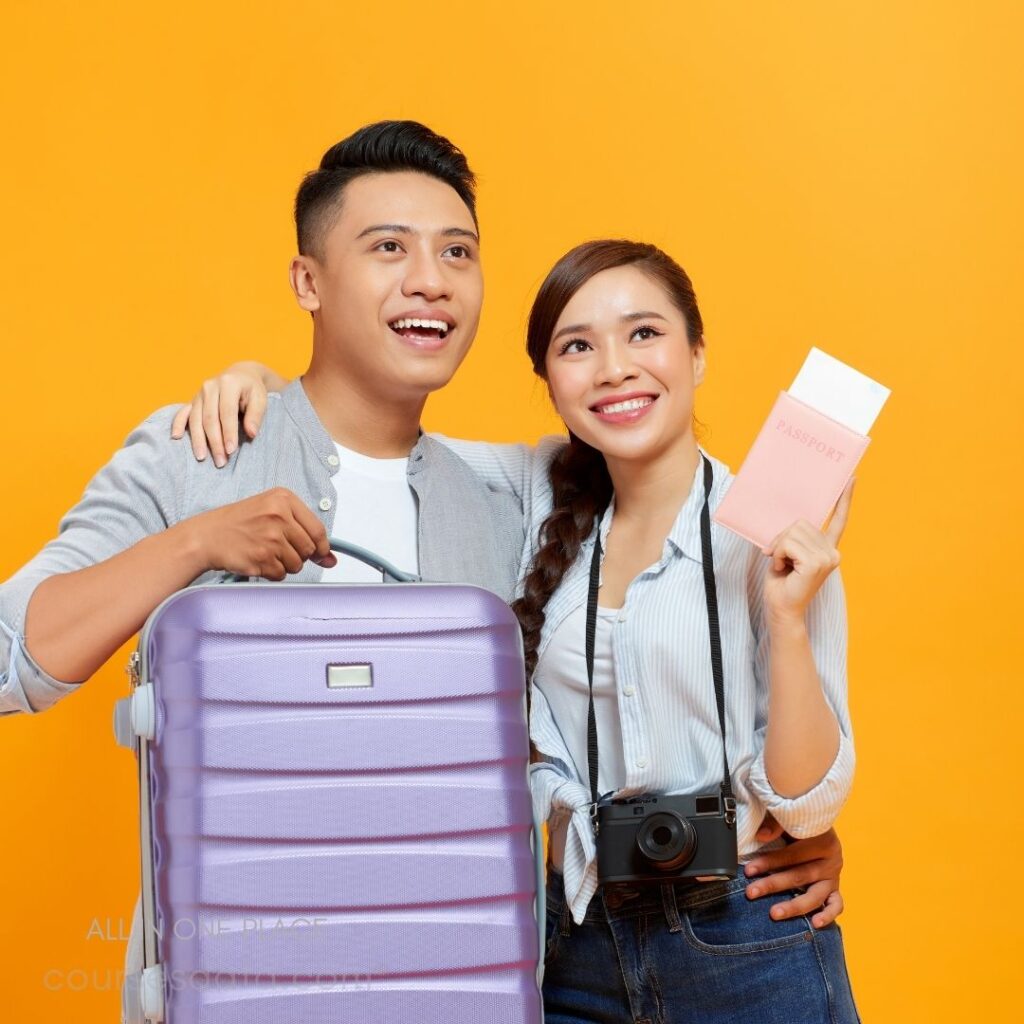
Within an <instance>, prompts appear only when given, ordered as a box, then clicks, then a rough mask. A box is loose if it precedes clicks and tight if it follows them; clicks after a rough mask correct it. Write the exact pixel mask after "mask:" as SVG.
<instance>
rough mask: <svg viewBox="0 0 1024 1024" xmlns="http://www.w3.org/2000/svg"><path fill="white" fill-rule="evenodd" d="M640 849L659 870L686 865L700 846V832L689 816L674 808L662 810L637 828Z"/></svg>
mask: <svg viewBox="0 0 1024 1024" xmlns="http://www.w3.org/2000/svg"><path fill="white" fill-rule="evenodd" d="M636 845H637V847H638V848H639V850H640V853H641V854H642V855H643V857H644V858H646V859H647V860H648V861H650V863H651V865H652V866H653V867H655V868H657V869H658V870H659V871H675V870H676V869H677V868H682V867H685V866H686V865H687V864H689V862H690V861H691V860H692V859H693V855H694V853H695V852H696V850H697V833H696V832H695V831H694V828H693V825H691V824H690V822H689V821H687V819H686V818H684V817H682V816H681V815H679V814H676V813H674V812H673V811H659V812H657V813H656V814H652V815H651V816H650V817H649V818H647V819H645V821H644V823H643V824H642V825H641V826H640V828H639V829H637V833H636Z"/></svg>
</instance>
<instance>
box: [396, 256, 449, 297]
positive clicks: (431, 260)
mask: <svg viewBox="0 0 1024 1024" xmlns="http://www.w3.org/2000/svg"><path fill="white" fill-rule="evenodd" d="M402 292H403V293H404V294H405V295H408V296H410V297H411V296H414V295H419V296H422V297H423V298H424V299H426V300H427V301H428V302H437V301H438V300H439V299H450V298H451V282H450V281H449V279H448V275H447V274H446V273H445V268H444V266H443V264H442V263H441V260H440V258H439V257H437V256H435V255H434V254H432V253H431V254H426V253H419V254H414V255H413V257H412V259H411V260H410V262H409V264H408V271H407V273H406V275H405V280H404V281H403V282H402Z"/></svg>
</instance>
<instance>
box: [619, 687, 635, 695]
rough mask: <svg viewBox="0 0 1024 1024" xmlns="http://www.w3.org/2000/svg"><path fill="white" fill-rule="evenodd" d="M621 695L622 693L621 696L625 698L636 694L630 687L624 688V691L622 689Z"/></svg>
mask: <svg viewBox="0 0 1024 1024" xmlns="http://www.w3.org/2000/svg"><path fill="white" fill-rule="evenodd" d="M622 693H623V696H625V697H632V696H633V694H634V693H636V690H634V689H633V687H632V686H627V687H626V688H625V689H624V690H623V691H622Z"/></svg>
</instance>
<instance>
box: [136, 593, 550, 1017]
mask: <svg viewBox="0 0 1024 1024" xmlns="http://www.w3.org/2000/svg"><path fill="white" fill-rule="evenodd" d="M142 652H143V653H142V665H143V675H144V678H143V682H147V681H148V682H152V683H153V686H154V692H155V696H156V701H157V718H156V730H157V731H156V736H155V739H154V740H152V741H150V742H148V743H145V742H144V743H143V752H142V757H141V760H142V765H143V770H144V772H145V771H146V770H147V767H148V783H149V800H150V805H149V816H150V818H151V828H150V833H151V850H150V854H149V855H150V856H151V861H150V865H149V870H148V871H147V867H146V865H145V863H144V867H143V876H144V882H145V877H146V875H147V874H149V872H150V871H151V872H152V878H153V893H152V902H151V903H150V919H148V920H146V922H145V927H146V928H147V929H150V928H151V925H152V915H153V911H154V910H155V922H156V923H155V928H154V929H153V932H152V936H151V939H150V943H149V944H148V946H147V953H148V957H147V966H150V965H151V962H152V959H151V958H152V956H153V954H154V953H155V954H156V957H157V960H158V962H159V963H161V964H162V965H163V971H164V1005H165V1020H166V1021H167V1022H168V1024H314V1022H317V1024H370V1022H387V1024H434V1022H436V1024H442V1022H444V1024H452V1022H459V1021H465V1022H474V1024H481V1022H488V1024H491V1022H493V1024H537V1022H539V1021H541V1020H542V1019H543V1015H542V1011H541V1002H540V992H539V989H538V982H537V973H536V972H537V961H538V946H539V941H538V934H537V917H536V908H535V896H536V891H537V882H536V876H535V849H534V843H536V842H539V841H540V840H539V837H536V836H535V835H534V833H533V821H532V809H531V802H530V795H529V786H528V780H527V766H528V760H529V739H528V730H527V726H526V722H525V714H524V707H523V660H522V643H521V639H520V633H519V628H518V625H517V623H516V620H515V618H514V616H513V615H512V613H511V612H510V610H509V608H508V607H507V606H506V605H505V604H504V603H503V602H502V601H500V600H499V599H498V598H497V597H496V596H494V595H493V594H490V593H489V592H487V591H485V590H481V589H479V588H476V587H469V586H448V585H432V584H402V585H371V586H361V585H323V584H320V585H314V586H306V585H296V584H287V585H283V586H267V585H226V586H210V587H197V588H193V589H191V590H186V591H183V592H181V593H180V594H178V595H176V596H175V597H173V598H171V599H170V600H168V601H167V602H165V604H164V605H163V606H161V608H160V609H158V611H157V612H156V613H154V615H153V616H152V617H151V619H150V622H149V623H148V624H147V628H146V630H145V632H144V635H143V640H142ZM339 664H340V665H360V666H365V665H368V666H370V670H371V671H372V685H371V686H368V687H367V686H359V687H355V688H331V687H329V686H328V684H327V676H328V672H327V668H328V666H329V665H339ZM363 671H364V672H365V670H363ZM144 817H145V815H144ZM147 845H149V844H148V843H147V837H146V836H144V837H143V858H144V862H145V860H146V857H147V852H146V847H147ZM145 902H146V894H145V893H144V905H145Z"/></svg>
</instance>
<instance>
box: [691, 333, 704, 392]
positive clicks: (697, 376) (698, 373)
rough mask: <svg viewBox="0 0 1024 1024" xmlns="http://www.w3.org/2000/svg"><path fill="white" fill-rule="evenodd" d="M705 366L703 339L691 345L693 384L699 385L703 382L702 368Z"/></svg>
mask: <svg viewBox="0 0 1024 1024" xmlns="http://www.w3.org/2000/svg"><path fill="white" fill-rule="evenodd" d="M706 368H707V361H706V359H705V356H704V339H703V338H701V339H700V341H699V342H698V343H697V344H696V345H694V346H693V386H694V387H700V386H701V384H702V383H703V382H704V370H705V369H706Z"/></svg>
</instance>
